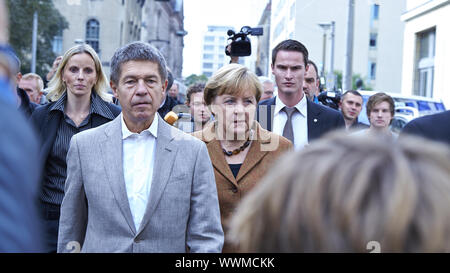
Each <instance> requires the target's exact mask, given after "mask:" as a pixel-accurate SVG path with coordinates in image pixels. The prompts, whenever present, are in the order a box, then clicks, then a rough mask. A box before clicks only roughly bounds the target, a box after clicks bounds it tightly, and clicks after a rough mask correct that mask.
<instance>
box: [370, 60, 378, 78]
mask: <svg viewBox="0 0 450 273" xmlns="http://www.w3.org/2000/svg"><path fill="white" fill-rule="evenodd" d="M376 71H377V63H375V62H369V79H371V80H375V78H376Z"/></svg>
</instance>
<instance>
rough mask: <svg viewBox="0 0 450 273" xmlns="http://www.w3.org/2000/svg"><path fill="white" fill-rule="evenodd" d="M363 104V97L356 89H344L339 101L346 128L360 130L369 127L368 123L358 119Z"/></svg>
mask: <svg viewBox="0 0 450 273" xmlns="http://www.w3.org/2000/svg"><path fill="white" fill-rule="evenodd" d="M362 106H363V97H362V96H361V94H360V93H359V92H358V91H356V90H348V91H346V92H345V93H344V94H343V95H342V97H341V101H340V103H339V108H340V109H341V113H342V116H343V117H344V121H345V128H346V129H347V130H361V129H367V128H369V126H368V125H366V124H364V123H361V122H359V121H358V116H359V113H361V110H362Z"/></svg>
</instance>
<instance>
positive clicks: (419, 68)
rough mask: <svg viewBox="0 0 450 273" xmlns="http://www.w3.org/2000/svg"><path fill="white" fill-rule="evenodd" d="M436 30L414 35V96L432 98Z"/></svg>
mask: <svg viewBox="0 0 450 273" xmlns="http://www.w3.org/2000/svg"><path fill="white" fill-rule="evenodd" d="M435 42H436V29H435V28H432V29H429V30H426V31H423V32H420V33H417V35H416V63H415V71H414V92H413V93H414V95H419V96H424V97H432V96H433V77H434V56H435Z"/></svg>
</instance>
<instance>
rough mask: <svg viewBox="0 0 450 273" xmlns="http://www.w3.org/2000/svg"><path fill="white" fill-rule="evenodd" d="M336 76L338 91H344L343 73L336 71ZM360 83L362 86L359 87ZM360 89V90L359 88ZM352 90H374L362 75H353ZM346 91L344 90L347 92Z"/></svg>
mask: <svg viewBox="0 0 450 273" xmlns="http://www.w3.org/2000/svg"><path fill="white" fill-rule="evenodd" d="M334 74H335V75H336V87H337V89H342V71H340V70H335V71H334ZM358 81H359V82H360V83H359V84H360V85H361V86H358V84H357V83H358ZM358 87H359V88H358ZM352 89H353V90H358V89H360V90H372V86H370V84H367V83H365V82H364V79H363V77H362V76H361V75H360V74H353V75H352ZM345 91H346V90H344V92H345Z"/></svg>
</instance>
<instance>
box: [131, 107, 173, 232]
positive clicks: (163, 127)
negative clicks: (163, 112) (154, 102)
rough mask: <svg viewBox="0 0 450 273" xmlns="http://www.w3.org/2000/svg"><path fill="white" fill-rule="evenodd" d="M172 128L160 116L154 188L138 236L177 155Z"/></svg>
mask: <svg viewBox="0 0 450 273" xmlns="http://www.w3.org/2000/svg"><path fill="white" fill-rule="evenodd" d="M173 139H174V134H173V133H172V128H171V126H170V125H169V124H167V123H166V122H165V121H164V120H163V119H162V118H161V117H160V116H159V115H158V136H157V138H156V151H155V159H154V160H155V164H154V165H153V177H152V186H151V190H150V196H149V200H148V202H147V208H146V210H145V213H144V216H143V218H142V222H141V226H140V227H139V230H138V234H139V233H140V232H142V230H144V228H145V226H146V225H147V224H148V222H149V220H150V218H151V216H152V214H153V212H154V211H155V209H156V207H157V205H158V203H159V200H160V199H161V196H162V194H163V192H164V188H165V187H166V185H167V182H168V180H169V177H170V174H171V173H172V168H173V165H174V162H175V156H176V154H177V150H178V149H177V146H176V145H175V144H174V143H173V142H172V141H173Z"/></svg>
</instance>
